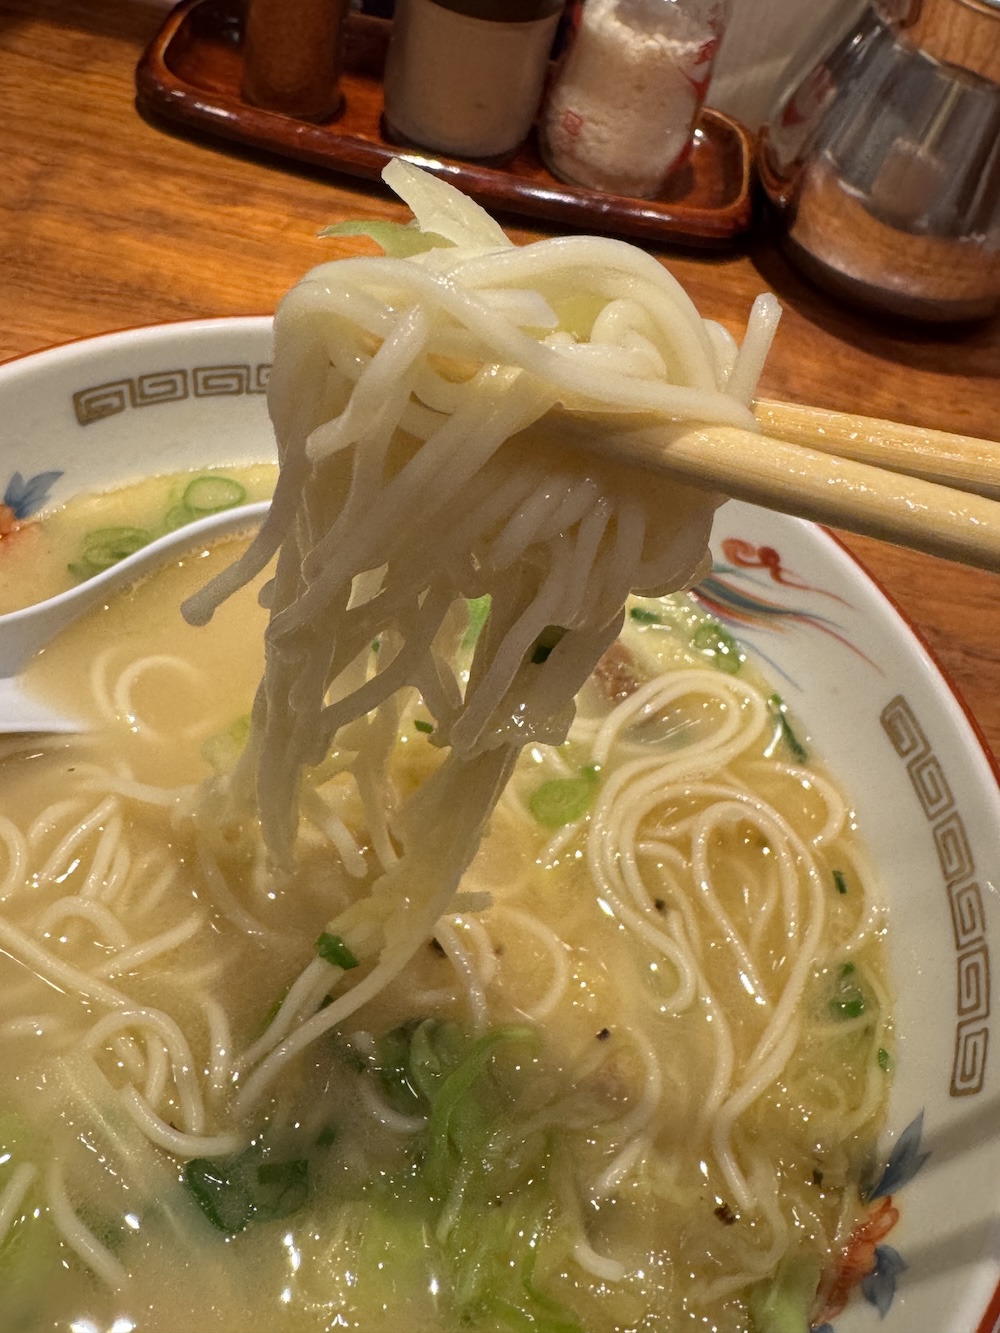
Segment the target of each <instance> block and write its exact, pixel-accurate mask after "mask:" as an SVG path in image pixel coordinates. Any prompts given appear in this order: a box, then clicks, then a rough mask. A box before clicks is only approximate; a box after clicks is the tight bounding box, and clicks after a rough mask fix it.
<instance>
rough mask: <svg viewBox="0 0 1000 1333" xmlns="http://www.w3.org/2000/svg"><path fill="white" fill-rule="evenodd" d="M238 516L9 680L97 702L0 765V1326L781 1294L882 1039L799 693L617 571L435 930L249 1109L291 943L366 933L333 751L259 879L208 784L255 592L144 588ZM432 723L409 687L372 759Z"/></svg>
mask: <svg viewBox="0 0 1000 1333" xmlns="http://www.w3.org/2000/svg"><path fill="white" fill-rule="evenodd" d="M231 554H232V547H231V546H229V547H221V548H219V549H218V550H215V551H213V552H211V553H204V554H199V555H197V556H193V557H191V558H189V559H187V560H185V561H184V562H183V563H182V565H180V566H178V567H176V568H171V569H168V570H165V571H163V572H162V573H160V574H158V575H157V576H156V577H154V578H152V579H150V580H149V581H147V582H146V583H144V584H142V585H141V586H140V587H139V588H137V589H136V590H134V591H133V592H131V593H129V594H128V595H125V596H123V597H121V598H119V599H118V600H116V601H114V602H113V603H112V604H111V605H110V606H108V607H107V608H105V609H102V610H101V611H99V612H96V613H94V614H93V615H91V616H90V618H89V619H87V620H86V621H84V622H82V623H80V624H79V625H77V626H76V627H74V628H73V629H72V630H71V631H69V632H68V633H67V634H66V635H65V636H64V637H63V638H62V639H61V640H60V641H58V642H57V643H56V644H55V645H53V646H52V648H51V649H50V650H48V651H47V652H46V653H45V654H44V655H43V657H42V658H41V659H40V660H39V661H38V662H37V663H36V665H35V667H34V668H33V683H34V685H35V687H36V688H38V689H40V690H42V691H43V692H44V693H46V694H47V695H48V696H49V697H51V698H54V699H57V700H58V701H59V703H60V704H61V705H62V706H63V707H65V708H66V709H70V710H77V711H79V712H81V713H82V714H84V715H85V716H87V717H88V718H90V719H92V721H93V730H92V732H91V733H89V734H87V735H86V736H84V737H82V738H80V739H74V740H69V741H67V740H62V739H60V740H56V741H49V742H44V743H39V744H37V745H35V746H33V747H31V748H30V749H27V750H26V749H24V747H23V743H22V744H21V745H20V746H19V745H18V744H16V743H10V744H9V745H8V753H7V755H6V757H5V759H4V762H3V766H2V771H0V810H2V811H3V815H2V816H0V836H2V841H0V849H2V850H0V856H2V858H3V859H2V860H0V875H2V890H3V903H2V912H0V950H2V953H0V994H2V997H3V999H2V1019H0V1043H2V1044H0V1108H2V1109H0V1231H2V1241H0V1282H2V1292H3V1296H2V1306H0V1327H2V1328H3V1330H4V1333H20V1331H21V1330H23V1331H24V1333H42V1330H49V1329H52V1330H60V1331H66V1333H70V1331H71V1330H72V1333H84V1331H86V1333H90V1330H92V1329H97V1330H101V1331H102V1333H103V1331H104V1330H109V1329H114V1330H115V1331H116V1333H125V1331H127V1330H131V1329H137V1330H148V1331H149V1333H154V1331H155V1330H164V1331H165V1333H167V1331H171V1333H172V1331H174V1330H180V1329H185V1330H191V1331H192V1333H195V1331H197V1333H200V1330H203V1329H204V1330H206V1331H207V1330H213V1329H219V1330H227V1331H231V1333H237V1330H239V1331H240V1333H242V1331H243V1330H248V1329H253V1330H255V1331H258V1330H259V1333H265V1330H289V1331H292V1330H294V1333H300V1331H301V1333H304V1331H305V1330H313V1329H316V1330H320V1329H334V1328H355V1329H359V1330H371V1331H372V1333H374V1331H375V1330H386V1331H387V1333H388V1331H390V1330H391V1331H392V1333H399V1330H407V1333H423V1330H428V1331H430V1330H440V1331H441V1333H453V1331H454V1330H456V1329H458V1328H469V1329H481V1330H491V1331H492V1330H521V1329H528V1328H540V1329H545V1330H548V1331H550V1333H556V1331H557V1330H566V1331H567V1333H569V1331H570V1330H579V1331H580V1333H583V1330H587V1333H611V1330H626V1329H643V1330H663V1329H667V1328H669V1329H675V1328H677V1329H681V1328H686V1327H691V1328H698V1329H704V1328H709V1329H719V1330H726V1331H727V1333H728V1331H732V1333H735V1331H736V1330H747V1329H750V1330H754V1333H765V1330H768V1331H769V1333H770V1330H772V1329H773V1328H777V1327H781V1328H784V1327H787V1328H802V1329H805V1328H806V1327H807V1326H808V1324H807V1320H808V1318H809V1314H810V1311H811V1310H812V1311H813V1313H814V1314H815V1313H816V1312H817V1311H819V1310H821V1309H822V1308H823V1302H824V1292H825V1293H826V1295H827V1296H829V1294H830V1289H831V1285H835V1283H836V1280H837V1271H836V1270H837V1263H838V1256H839V1255H840V1253H841V1251H842V1249H843V1247H844V1246H845V1244H846V1243H847V1240H848V1237H849V1235H850V1233H851V1230H852V1228H853V1227H854V1226H855V1224H856V1222H857V1221H858V1219H859V1217H861V1216H862V1214H863V1212H864V1205H863V1204H862V1202H861V1196H860V1192H859V1182H860V1181H861V1179H862V1175H863V1171H864V1168H865V1164H866V1162H867V1161H868V1160H869V1158H870V1155H871V1152H872V1147H873V1142H874V1137H875V1134H876V1131H877V1128H878V1126H879V1121H880V1115H881V1112H882V1109H883V1105H884V1099H885V1095H886V1091H887V1084H888V1077H887V1067H888V1064H889V1059H890V1051H891V1042H890V1036H889V1020H890V1005H889V1001H888V999H887V980H886V970H885V959H884V954H883V941H882V934H883V920H882V914H881V910H880V908H879V904H878V893H877V888H876V886H875V885H874V883H873V881H872V877H871V875H870V873H869V872H868V870H867V868H866V864H865V858H864V854H863V851H862V849H861V847H860V845H859V842H858V840H857V838H856V835H855V833H854V831H853V819H852V815H851V812H850V809H849V805H848V802H847V800H846V798H845V796H844V794H843V793H842V792H841V791H840V789H839V787H838V785H837V783H836V781H835V779H833V778H831V777H830V775H829V774H828V773H827V772H826V771H825V770H824V769H823V767H822V765H820V764H819V763H817V762H816V760H815V758H814V756H813V755H812V754H811V752H810V749H809V743H808V735H807V723H808V719H804V720H800V719H797V718H793V717H790V716H789V714H788V713H787V711H784V710H783V709H782V707H781V706H780V702H779V701H778V700H777V698H776V696H775V695H774V692H773V688H772V687H771V686H770V685H768V684H767V683H766V682H765V681H763V680H762V679H761V678H760V677H759V676H758V674H757V673H756V672H755V671H754V670H753V668H752V667H751V665H750V664H749V663H748V662H746V661H745V660H744V658H743V654H742V653H741V651H740V649H739V647H738V645H737V644H736V643H735V642H734V641H733V640H732V639H731V638H730V637H729V635H728V634H727V633H726V631H725V630H724V629H722V628H721V627H720V626H718V625H716V624H715V622H713V621H711V620H709V619H708V618H707V617H706V616H705V615H704V613H703V612H701V611H700V610H699V609H698V608H697V606H696V604H695V603H694V602H693V601H692V600H690V599H689V598H687V597H686V596H683V595H681V596H678V597H675V598H672V599H666V600H664V601H655V600H652V599H641V600H638V601H633V602H632V603H631V606H630V613H629V614H628V616H627V617H626V626H625V630H624V632H623V635H622V637H621V640H620V641H619V643H618V644H617V645H616V646H614V647H613V648H612V649H611V650H610V651H609V653H607V654H606V655H605V657H604V659H603V660H602V663H601V665H600V667H599V669H598V671H597V672H596V673H595V675H594V676H593V677H592V678H591V680H590V681H589V682H588V684H587V685H586V686H585V688H584V690H583V692H582V693H581V695H580V699H579V710H578V715H577V719H576V721H575V722H574V723H573V726H572V728H571V731H570V734H569V738H568V740H567V741H566V742H565V743H564V744H563V745H560V746H558V747H544V746H530V747H528V748H527V749H525V750H524V751H523V752H522V754H521V757H520V759H519V761H518V764H517V768H516V771H515V774H514V777H513V779H512V781H511V783H510V785H509V786H508V788H507V790H506V792H505V793H504V795H503V797H502V798H501V800H500V803H499V805H498V807H497V809H496V810H495V812H494V814H493V816H492V819H491V822H490V827H489V833H488V837H487V838H486V840H485V842H484V844H483V846H482V847H481V849H480V851H479V854H478V856H477V857H476V859H475V861H474V863H473V864H472V866H471V868H470V869H469V871H468V872H467V873H466V875H465V877H464V880H463V882H462V885H461V890H460V896H459V897H458V899H457V900H456V901H455V902H454V904H453V907H452V910H450V911H449V912H448V914H447V915H445V916H444V917H443V918H442V919H441V920H440V921H439V922H438V924H437V926H436V928H435V930H434V933H433V937H432V938H431V939H430V940H429V941H426V942H424V943H422V944H421V946H420V947H419V949H418V950H417V952H416V954H415V956H414V957H413V959H412V961H411V962H410V963H409V965H408V966H407V967H406V968H405V969H404V971H403V972H402V973H401V974H400V975H399V976H398V977H397V978H396V979H395V980H393V981H392V982H391V984H389V985H387V986H386V987H385V988H384V989H382V990H381V992H380V993H379V994H378V995H377V996H376V997H375V998H374V999H372V1000H371V1001H369V1002H368V1003H366V1004H364V1005H362V1006H361V1007H360V1008H358V1009H357V1010H356V1012H354V1013H353V1014H352V1015H351V1017H350V1018H349V1020H348V1021H347V1022H345V1023H344V1024H343V1025H339V1026H337V1027H335V1028H334V1029H333V1030H331V1031H329V1032H327V1033H325V1034H324V1035H322V1036H321V1037H320V1038H318V1039H317V1040H316V1041H314V1042H313V1043H311V1044H310V1045H308V1046H307V1047H306V1048H305V1049H304V1050H302V1051H301V1052H300V1053H299V1054H297V1055H295V1056H294V1057H293V1058H291V1059H290V1060H289V1061H288V1062H287V1064H286V1065H285V1066H284V1067H283V1069H282V1071H281V1074H280V1077H278V1078H277V1079H275V1080H274V1081H273V1082H272V1083H271V1084H270V1085H269V1086H268V1087H267V1089H266V1093H265V1094H264V1095H262V1096H260V1097H258V1098H256V1099H255V1100H254V1101H253V1102H252V1104H250V1105H249V1106H245V1105H243V1104H241V1103H240V1101H239V1096H238V1093H239V1089H240V1087H241V1086H242V1085H243V1084H244V1082H245V1079H246V1077H247V1071H248V1070H251V1069H252V1068H253V1067H254V1065H255V1062H256V1061H257V1060H258V1059H259V1056H260V1043H261V1042H262V1040H266V1039H265V1036H264V1034H266V1033H267V1032H268V1031H269V1029H270V1028H271V1025H272V1024H273V1023H274V1020H275V1015H276V1014H277V1013H278V1012H279V1011H280V1010H281V1008H282V1005H283V1003H284V1004H285V1006H286V1008H287V1006H288V1000H287V995H288V992H289V987H290V986H293V985H294V984H299V985H301V984H302V983H301V982H298V983H297V978H300V976H301V975H302V974H303V969H304V967H305V966H306V965H307V964H308V962H309V960H310V959H315V958H317V956H319V957H321V958H325V959H326V960H328V961H330V962H333V963H334V964H336V965H338V966H341V967H344V968H345V974H344V984H346V985H350V984H352V982H353V978H352V976H351V973H352V972H354V973H355V975H361V974H363V973H364V972H365V971H366V969H365V967H364V966H361V967H359V968H357V969H355V968H354V967H353V966H352V964H353V962H354V961H355V960H354V959H353V958H352V957H351V956H350V950H349V949H348V947H347V945H346V944H345V943H344V941H343V940H342V939H341V938H339V937H338V936H336V935H333V934H330V933H329V932H328V931H327V925H328V923H329V922H330V920H331V918H335V917H337V916H338V915H341V914H343V913H344V912H345V910H348V909H349V908H350V905H351V904H352V903H354V902H356V901H359V900H360V899H361V898H362V897H363V896H364V895H365V894H366V893H367V892H368V888H369V884H370V878H371V873H372V871H371V866H372V861H373V852H372V839H373V837H374V836H376V835H375V834H374V833H373V831H372V830H371V829H370V828H368V827H367V826H366V822H365V812H364V809H363V807H362V804H361V801H360V799H359V797H358V794H357V789H356V786H355V785H354V784H353V783H352V781H351V780H349V779H348V776H347V775H346V774H345V773H344V772H342V771H338V767H337V764H336V762H335V761H334V760H331V761H330V762H329V763H328V765H327V766H326V769H324V768H323V766H321V767H320V768H319V769H316V770H313V771H312V773H311V774H310V778H309V785H310V788H311V789H312V790H314V791H316V792H318V793H320V794H321V795H322V796H323V798H324V800H325V802H326V805H327V807H328V808H329V809H330V810H332V811H334V812H335V814H336V817H337V818H336V821H333V822H331V821H327V822H326V823H324V821H323V820H322V819H320V820H318V824H320V825H322V827H318V826H317V825H315V824H310V822H309V814H310V809H309V806H308V803H307V804H306V805H304V807H303V820H302V825H301V830H300V846H299V859H298V865H297V869H296V870H295V872H294V874H293V875H291V876H290V877H287V878H285V879H280V880H279V879H276V878H275V877H274V876H272V875H269V874H268V873H267V871H266V868H265V863H264V859H263V854H262V853H259V852H258V853H255V852H254V851H253V850H252V844H248V843H247V841H246V840H243V839H237V840H234V841H229V840H227V835H226V832H225V830H224V829H223V828H222V827H221V826H219V825H216V824H215V823H214V822H213V819H212V818H211V813H210V809H209V806H208V805H207V804H206V801H205V799H204V791H203V789H202V786H201V784H204V783H205V781H206V779H210V778H212V776H213V775H215V774H220V773H225V772H227V771H228V770H230V769H231V767H232V765H233V764H234V762H235V759H236V756H237V754H238V753H239V751H240V749H241V747H242V744H243V741H244V739H245V735H246V730H247V721H246V719H247V714H248V713H249V710H250V705H251V700H252V697H253V691H254V688H255V686H256V683H257V680H258V677H259V675H260V670H261V635H262V630H263V623H264V613H263V612H262V611H261V610H260V609H259V607H258V606H257V605H256V600H255V593H256V587H255V586H250V587H247V588H245V589H244V590H243V591H241V592H240V593H239V594H238V595H237V596H236V598H234V599H233V600H232V601H231V602H229V603H227V604H225V605H224V606H223V607H222V608H221V609H220V611H219V612H218V614H217V615H216V617H215V619H214V620H213V621H212V623H211V624H210V625H209V626H208V627H206V628H203V629H193V628H191V627H190V626H188V625H186V624H185V623H184V622H183V620H182V619H181V617H180V615H179V612H178V610H177V608H178V606H179V604H180V602H181V601H182V599H183V598H184V597H185V596H186V595H187V594H189V593H190V592H191V591H192V590H193V589H194V588H196V587H197V586H199V585H200V584H201V583H202V582H203V581H204V580H205V578H206V576H208V575H209V574H211V573H212V572H215V571H216V570H218V569H219V568H221V567H222V566H224V565H225V564H226V563H227V562H228V560H229V559H230V557H231ZM484 611H485V608H484V607H483V606H482V605H478V604H473V605H472V606H471V608H470V613H469V618H468V627H467V628H466V629H465V630H464V634H465V639H466V649H465V651H466V652H467V651H468V645H469V643H470V642H471V640H472V639H473V637H474V636H475V633H476V630H477V626H478V624H479V622H480V621H481V619H482V617H483V614H484ZM378 650H379V645H378V644H373V645H372V648H371V651H372V652H373V653H377V652H378ZM82 663H87V664H89V667H88V668H87V669H84V668H82V667H81V664H82ZM441 753H442V752H441V750H440V749H438V748H437V747H435V745H434V730H433V722H432V721H431V718H430V714H429V713H428V711H427V710H426V709H425V708H424V707H423V705H422V704H421V701H420V700H419V698H418V697H417V696H416V695H415V694H414V693H412V692H411V693H410V695H409V696H408V697H407V699H406V702H405V706H404V712H403V714H402V716H401V718H400V726H399V738H398V741H397V743H396V746H395V751H394V753H393V755H392V758H391V764H390V773H391V779H392V785H393V788H394V789H395V790H396V791H397V792H398V793H400V794H402V795H405V794H406V793H407V792H409V791H411V790H413V789H415V788H417V787H418V786H419V785H420V783H421V782H422V781H423V780H424V779H425V778H426V776H427V775H428V773H429V772H430V771H431V770H432V769H433V768H434V767H436V766H437V765H438V764H439V763H440V762H441ZM817 1288H819V1293H818V1295H817ZM776 1311H777V1312H778V1314H777V1315H776V1314H775V1312H776ZM778 1315H780V1317H781V1318H783V1319H785V1320H786V1322H785V1323H780V1324H779V1323H778V1322H776V1321H777V1318H778ZM795 1319H797V1320H798V1322H797V1323H796V1322H787V1321H788V1320H793V1321H794V1320H795Z"/></svg>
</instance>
